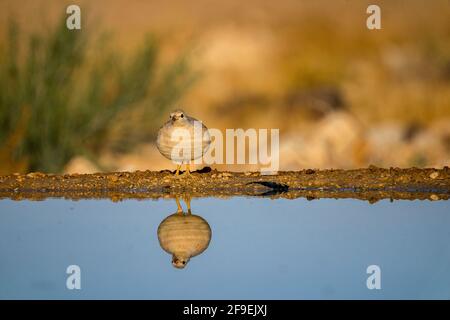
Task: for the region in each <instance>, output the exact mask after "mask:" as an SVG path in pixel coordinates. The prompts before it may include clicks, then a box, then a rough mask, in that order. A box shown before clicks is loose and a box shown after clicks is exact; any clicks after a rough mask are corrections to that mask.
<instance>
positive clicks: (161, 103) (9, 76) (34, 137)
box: [0, 16, 195, 173]
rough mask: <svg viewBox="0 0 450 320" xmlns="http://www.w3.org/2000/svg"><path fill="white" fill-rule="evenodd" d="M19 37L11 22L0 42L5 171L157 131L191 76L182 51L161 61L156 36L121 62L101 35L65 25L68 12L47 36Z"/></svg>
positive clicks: (49, 164) (34, 167)
mask: <svg viewBox="0 0 450 320" xmlns="http://www.w3.org/2000/svg"><path fill="white" fill-rule="evenodd" d="M20 35H21V34H20V32H19V30H18V27H17V25H16V24H15V23H14V22H12V23H10V27H9V31H8V35H7V37H6V40H5V42H6V43H4V45H3V46H1V47H0V61H2V63H1V64H0V162H1V166H0V167H1V170H2V172H4V173H10V172H26V171H44V172H60V171H61V170H62V169H63V167H64V165H65V164H66V163H67V162H68V161H69V160H70V159H71V158H72V157H73V156H75V155H79V154H82V155H84V156H86V157H88V158H90V159H92V160H94V161H95V158H96V156H97V155H98V154H99V153H100V152H101V151H102V150H104V149H105V148H113V149H114V150H117V151H125V150H127V148H131V147H132V146H133V145H135V144H136V143H138V142H141V141H143V140H144V139H149V138H151V137H152V135H154V133H155V131H156V129H157V127H156V121H157V120H158V117H159V116H160V115H161V114H162V113H163V112H164V111H166V110H167V109H168V108H169V107H170V106H171V105H173V104H174V103H175V102H176V101H177V100H179V99H180V97H181V96H182V95H183V93H184V92H185V91H186V89H187V88H188V87H189V86H190V85H191V84H192V82H193V80H195V77H194V75H193V73H192V72H191V71H190V69H189V66H188V63H187V56H186V55H182V56H180V57H179V58H178V59H176V61H174V62H172V63H171V64H169V65H166V66H161V63H160V62H159V59H158V53H159V46H158V43H157V41H156V40H155V39H154V38H153V37H147V38H146V39H145V41H143V44H142V46H141V47H140V48H139V49H137V50H136V51H135V52H134V53H133V54H132V55H131V57H129V58H127V59H123V58H122V57H121V56H120V55H119V54H118V53H117V52H115V51H114V50H113V49H111V48H110V47H109V46H108V45H107V40H106V39H104V38H103V39H102V38H100V39H98V41H97V39H96V41H94V40H93V35H90V34H89V31H86V30H83V31H82V32H80V31H71V30H68V29H67V28H66V26H65V16H64V17H62V19H61V20H60V21H59V23H58V24H57V25H56V26H55V28H54V30H51V31H50V32H49V33H46V34H32V35H29V36H26V37H24V39H21V38H20ZM93 48H94V49H93Z"/></svg>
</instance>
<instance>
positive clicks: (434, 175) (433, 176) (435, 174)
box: [430, 171, 439, 179]
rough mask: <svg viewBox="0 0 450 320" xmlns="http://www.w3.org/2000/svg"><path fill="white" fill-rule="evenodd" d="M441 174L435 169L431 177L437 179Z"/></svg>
mask: <svg viewBox="0 0 450 320" xmlns="http://www.w3.org/2000/svg"><path fill="white" fill-rule="evenodd" d="M438 176H439V172H437V171H434V172H433V173H432V174H430V178H431V179H436V178H437V177H438Z"/></svg>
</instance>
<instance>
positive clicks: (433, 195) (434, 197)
mask: <svg viewBox="0 0 450 320" xmlns="http://www.w3.org/2000/svg"><path fill="white" fill-rule="evenodd" d="M430 200H432V201H437V200H439V197H438V196H437V195H435V194H432V195H431V196H430Z"/></svg>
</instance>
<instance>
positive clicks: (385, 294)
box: [0, 198, 450, 299]
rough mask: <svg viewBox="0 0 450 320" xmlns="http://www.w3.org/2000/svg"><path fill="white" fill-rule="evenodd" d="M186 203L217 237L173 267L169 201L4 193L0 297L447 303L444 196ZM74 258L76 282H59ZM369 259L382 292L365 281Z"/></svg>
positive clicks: (448, 239)
mask: <svg viewBox="0 0 450 320" xmlns="http://www.w3.org/2000/svg"><path fill="white" fill-rule="evenodd" d="M183 205H184V203H183ZM191 206H192V212H193V213H194V214H197V215H199V216H201V217H203V218H204V219H205V220H206V221H207V222H208V223H209V225H210V227H211V230H212V239H211V242H210V244H209V247H208V248H207V249H206V250H205V251H204V252H203V253H202V254H200V255H198V256H196V257H193V258H192V259H191V260H190V262H189V263H188V265H187V266H186V268H185V269H181V270H180V269H176V268H174V267H173V266H172V264H171V255H170V254H168V253H167V252H165V251H164V250H163V249H162V248H161V247H160V245H159V242H158V237H157V228H158V225H159V224H160V223H161V221H162V220H163V219H164V218H165V217H167V216H168V215H170V214H172V213H174V212H175V211H176V203H175V201H174V200H158V201H152V200H148V201H137V200H128V201H123V202H119V203H113V202H111V201H109V200H82V201H69V200H62V199H49V200H46V201H11V200H1V201H0V298H2V299H13V298H25V299H80V298H82V299H91V298H94V299H99V298H101V299H108V298H125V299H128V298H133V299H348V298H357V299H430V298H437V299H450V272H449V270H450V250H449V249H450V210H449V209H450V202H449V201H434V202H431V201H418V200H417V201H395V202H393V203H391V202H389V201H380V202H377V203H375V204H369V203H367V202H363V201H358V200H324V199H322V200H314V201H307V200H305V199H297V200H270V199H259V198H258V199H256V198H231V199H215V198H207V199H194V200H193V201H192V203H191ZM69 265H78V266H79V267H80V270H81V275H80V281H81V289H79V290H77V289H74V290H69V289H68V288H67V287H66V279H67V278H68V277H69V275H68V274H67V273H66V269H67V267H68V266H69ZM370 265H377V266H379V268H380V270H381V274H380V275H379V279H380V284H381V289H372V290H369V289H368V287H367V285H366V280H367V278H368V277H369V276H370V274H367V272H366V269H367V267H368V266H370Z"/></svg>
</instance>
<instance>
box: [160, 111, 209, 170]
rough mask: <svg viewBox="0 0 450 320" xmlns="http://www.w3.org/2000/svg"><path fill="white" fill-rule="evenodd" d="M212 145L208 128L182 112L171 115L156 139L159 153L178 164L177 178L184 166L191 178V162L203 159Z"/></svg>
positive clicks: (174, 112)
mask: <svg viewBox="0 0 450 320" xmlns="http://www.w3.org/2000/svg"><path fill="white" fill-rule="evenodd" d="M195 128H197V132H196V130H195ZM199 135H200V136H199ZM210 144H211V137H210V134H209V131H208V128H207V127H206V126H205V125H204V124H203V123H202V122H201V121H199V120H197V119H195V118H192V117H190V116H188V115H187V114H186V113H185V112H183V111H182V110H175V111H173V112H172V113H171V114H170V117H169V121H167V122H166V123H165V124H164V125H163V126H162V127H161V128H160V129H159V131H158V137H157V139H156V145H157V147H158V150H159V152H161V154H162V155H163V156H165V157H166V158H167V159H169V160H172V161H173V162H175V163H176V164H177V170H176V172H175V176H176V177H178V176H179V175H180V168H181V166H182V165H183V164H186V172H185V174H184V175H186V176H191V173H190V170H189V165H190V162H191V161H192V160H195V159H198V158H200V157H202V156H203V154H204V153H205V152H206V151H207V150H208V148H209V145H210ZM180 151H181V152H180Z"/></svg>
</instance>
